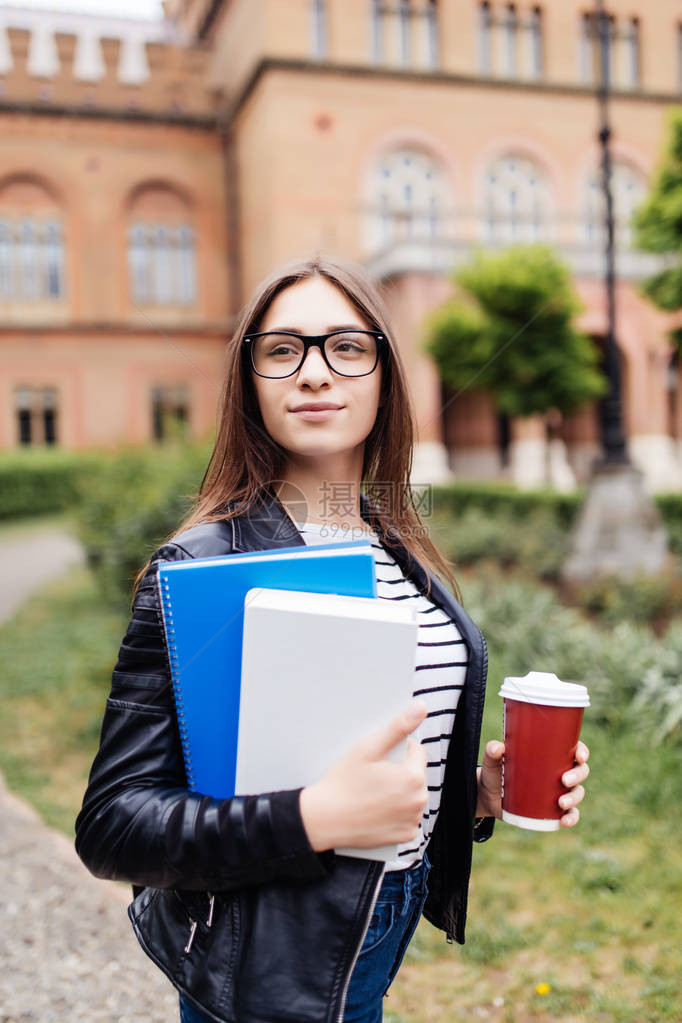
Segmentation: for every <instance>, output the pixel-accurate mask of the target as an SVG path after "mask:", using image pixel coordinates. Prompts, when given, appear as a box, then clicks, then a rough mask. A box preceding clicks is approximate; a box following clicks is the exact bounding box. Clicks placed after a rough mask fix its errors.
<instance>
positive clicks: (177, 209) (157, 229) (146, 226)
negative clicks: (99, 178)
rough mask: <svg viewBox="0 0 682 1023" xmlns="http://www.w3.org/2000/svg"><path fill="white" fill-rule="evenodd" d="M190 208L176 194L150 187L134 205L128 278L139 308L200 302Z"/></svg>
mask: <svg viewBox="0 0 682 1023" xmlns="http://www.w3.org/2000/svg"><path fill="white" fill-rule="evenodd" d="M191 220H192V215H191V210H190V207H189V204H188V203H187V201H186V200H185V199H184V197H183V196H181V195H180V194H179V193H178V192H176V191H175V190H174V189H171V188H168V187H167V186H160V185H159V186H156V185H155V186H148V187H145V188H143V189H141V190H139V191H138V192H137V193H136V195H135V197H134V199H133V201H132V202H131V205H130V210H129V226H128V274H129V279H130V293H131V297H132V300H133V302H135V303H136V304H139V305H184V306H187V305H192V304H193V303H195V302H196V297H197V296H196V255H195V233H194V228H193V226H192V223H191Z"/></svg>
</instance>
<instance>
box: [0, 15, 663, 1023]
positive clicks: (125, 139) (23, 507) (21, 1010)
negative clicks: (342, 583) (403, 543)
mask: <svg viewBox="0 0 682 1023" xmlns="http://www.w3.org/2000/svg"><path fill="white" fill-rule="evenodd" d="M681 101H682V7H681V6H680V3H679V2H678V0H656V2H655V3H650V4H648V5H644V4H642V3H640V4H637V3H636V2H634V3H630V2H629V0H628V2H626V0H608V2H607V3H596V2H595V3H592V2H584V3H581V2H579V0H545V2H543V3H540V4H535V3H533V2H532V0H528V2H526V0H523V2H518V3H503V2H498V0H491V2H483V3H479V2H476V0H437V2H436V0H373V2H372V0H344V2H343V3H342V2H340V0H165V2H164V3H159V2H155V0H118V2H115V3H114V2H111V3H109V2H108V0H90V2H86V0H80V2H75V0H74V2H69V0H63V2H58V0H50V2H48V0H39V2H36V3H24V4H16V5H15V4H7V3H0V126H1V127H0V564H1V565H2V572H1V573H0V663H2V665H3V671H2V673H0V700H1V701H2V707H3V711H2V715H1V716H0V769H1V770H2V772H3V773H4V776H5V778H6V781H7V784H8V786H9V787H10V788H11V789H12V790H13V791H14V792H15V793H17V794H18V795H19V796H21V798H22V799H25V800H27V801H28V802H30V803H31V804H32V805H33V806H35V807H36V808H37V810H38V812H39V813H40V815H41V817H42V819H43V820H44V821H45V822H46V824H47V825H49V826H50V827H51V828H57V829H59V830H60V831H61V832H63V833H64V834H66V835H67V836H68V837H69V838H70V837H71V836H72V834H73V820H74V817H75V814H76V812H77V810H78V808H79V805H80V799H81V797H82V793H83V790H84V787H85V783H86V779H87V772H88V769H89V766H90V763H91V761H92V757H93V755H94V752H95V750H96V747H97V741H98V736H99V727H100V723H101V715H102V711H103V705H104V700H105V698H106V694H107V690H108V685H109V679H110V676H111V670H112V667H113V664H114V661H115V658H116V651H117V649H118V644H119V643H120V640H121V637H122V635H123V633H124V631H125V626H126V621H127V614H128V608H129V602H130V594H131V585H132V579H133V577H134V575H135V573H136V572H137V570H138V569H139V568H140V567H141V565H142V564H143V563H144V561H145V559H146V558H147V557H148V556H149V553H150V552H151V551H152V550H153V549H154V548H155V546H157V545H158V543H159V542H160V541H161V540H163V539H164V538H165V537H166V536H168V535H169V534H170V533H171V532H172V531H173V530H174V528H175V527H176V525H177V524H178V522H179V521H180V520H181V518H182V517H183V515H184V513H185V511H186V510H187V508H188V507H189V504H190V502H191V500H192V496H193V494H194V493H195V492H196V489H197V487H198V486H199V484H200V482H201V478H202V475H203V472H204V469H205V466H206V463H207V460H208V456H209V454H210V450H211V441H212V437H213V435H214V432H215V415H216V407H217V400H218V394H219V387H220V379H221V369H222V354H223V349H224V344H225V339H226V338H227V337H229V335H230V331H231V329H232V324H233V323H234V320H235V317H236V315H237V314H238V311H239V309H240V308H241V306H242V305H243V304H244V302H245V301H246V300H247V299H248V297H249V295H250V293H251V291H252V289H253V288H254V286H255V285H256V284H257V283H258V282H259V281H260V280H261V279H262V278H263V277H264V276H265V275H266V274H268V273H269V272H270V271H271V270H273V269H274V268H275V267H277V266H279V265H280V264H282V263H284V262H286V261H288V260H290V259H295V258H300V257H307V256H310V255H312V254H316V253H321V254H324V255H330V256H340V257H344V258H350V259H353V260H356V261H358V262H359V263H361V264H363V265H364V266H365V267H366V268H367V269H368V271H369V272H370V274H371V275H372V277H373V278H374V279H375V280H376V282H377V283H378V284H379V285H380V286H381V288H382V290H383V292H384V295H385V298H386V301H387V303H388V306H389V310H390V312H391V315H392V319H393V324H394V328H395V334H396V339H397V342H398V345H399V347H400V351H401V354H402V356H403V359H404V362H405V365H406V369H407V376H408V380H409V384H410V387H411V393H412V399H413V402H414V408H415V416H416V424H417V439H418V443H417V448H416V451H415V459H414V467H413V475H412V479H413V483H414V485H415V487H416V488H418V490H419V491H420V492H421V493H422V500H421V503H420V507H421V509H422V516H423V518H424V521H425V523H426V524H427V525H428V527H429V530H430V532H431V536H432V538H433V539H434V541H435V542H436V543H437V544H438V545H439V546H440V548H441V549H442V550H443V551H444V552H445V553H446V555H447V556H448V557H449V558H450V559H451V560H452V562H453V563H454V566H455V570H456V572H457V576H458V579H459V583H460V586H461V590H462V596H463V602H464V604H465V606H466V607H467V610H468V611H469V612H470V613H471V614H472V616H473V617H474V619H475V620H476V621H477V622H478V624H479V625H480V626H481V627H482V629H483V631H484V633H485V634H486V637H487V638H488V641H489V646H490V653H491V657H490V673H489V687H488V701H487V709H486V716H485V723H484V741H485V739H487V738H492V737H498V736H499V735H500V729H501V701H500V700H499V698H498V696H497V691H498V689H499V684H500V683H501V681H502V678H503V677H504V676H505V675H518V674H525V672H526V671H527V670H529V669H531V668H533V669H536V670H546V671H554V672H556V673H557V674H558V675H560V677H562V678H565V679H570V680H574V681H577V682H582V683H586V684H587V685H588V686H589V688H590V693H591V697H592V706H591V707H590V709H589V710H588V711H587V713H586V716H585V725H584V731H583V737H584V738H585V740H586V741H587V742H588V745H589V746H590V747H591V749H592V758H591V764H592V778H591V779H590V787H589V793H588V797H587V799H586V802H585V804H584V810H583V813H582V820H581V823H580V825H579V827H578V828H577V829H573V830H572V831H570V832H569V831H565V832H564V831H562V833H560V834H558V835H550V836H542V835H540V836H539V835H536V834H528V833H524V832H521V831H517V830H515V829H513V828H511V827H509V826H506V825H502V824H499V825H498V826H497V827H496V834H495V837H494V840H493V841H491V842H489V843H487V844H486V845H484V846H481V847H479V848H477V849H476V851H475V866H474V875H473V884H472V892H471V902H472V905H471V915H470V920H469V931H468V939H467V944H466V945H465V946H464V947H463V948H460V947H453V946H450V945H446V943H445V942H444V940H441V939H442V938H443V936H442V934H440V933H439V932H436V931H435V930H434V929H433V928H431V927H430V925H429V924H427V923H426V922H425V921H422V923H421V925H420V928H419V930H418V932H417V935H416V938H415V940H414V941H413V943H412V945H411V946H410V949H409V950H408V954H407V958H406V961H405V966H404V967H403V969H402V970H401V973H400V976H399V978H398V980H397V982H396V984H395V986H394V987H393V988H392V989H391V993H390V997H389V999H388V1000H387V1003H386V1006H387V1008H386V1012H385V1019H386V1021H387V1023H436V1021H450V1020H457V1019H460V1018H461V1019H464V1018H466V1019H471V1018H490V1019H492V1020H504V1021H508V1023H514V1021H525V1020H530V1019H533V1020H539V1021H541V1023H543V1021H550V1020H555V1019H561V1020H567V1021H588V1020H589V1021H593V1020H596V1021H614V1023H615V1021H618V1023H640V1021H647V1023H651V1021H654V1023H658V1021H667V1020H678V1019H679V1018H682V1001H681V1000H680V994H679V977H680V975H681V974H682V961H681V960H680V948H681V947H682V924H681V923H680V920H681V919H682V914H681V913H680V909H681V908H682V898H681V895H682V892H681V889H682V869H681V867H680V858H679V840H680V838H681V837H682V834H681V827H680V815H679V812H678V809H677V802H678V790H679V779H680V774H681V768H682V726H681V722H682V686H681V684H680V676H681V674H682V561H681V560H680V559H681V557H682V391H681V386H682V385H681V382H680V372H679V348H680V343H681V342H682V320H681V319H680V309H682V272H681V271H680V254H681V249H682V216H681V215H680V213H679V210H681V209H682V113H681V109H682V108H680V107H679V106H677V104H679V103H680V102H681ZM600 495H601V496H600ZM606 555H609V556H608V557H607V556H606ZM576 558H577V560H576ZM576 565H578V566H579V567H578V568H576ZM570 566H573V567H572V568H571V570H570V571H569V567H570ZM45 834H47V831H46V832H45ZM36 869H37V868H36ZM73 869H74V870H75V871H77V870H78V869H79V868H78V866H77V865H74V866H73ZM28 883H29V886H30V884H31V883H32V882H31V879H30V878H29V882H28ZM2 901H3V891H2V888H1V887H0V904H1V903H2ZM17 904H18V903H17ZM18 915H19V916H20V914H18ZM8 940H10V939H8ZM93 940H95V939H93ZM88 947H89V944H88ZM9 948H10V946H9V945H7V948H6V950H5V953H3V945H2V944H0V964H2V965H3V966H4V970H5V980H4V982H3V983H5V984H7V983H10V982H11V980H12V976H18V974H15V972H14V971H15V965H16V963H17V962H20V961H21V960H22V956H23V952H25V949H24V948H23V946H22V956H19V955H16V957H14V958H12V956H11V955H10V952H8V951H7V949H9ZM10 951H11V950H10ZM74 954H76V953H74ZM78 954H79V955H80V954H81V953H80V952H79V953H78ZM88 954H89V953H88V951H87V949H86V950H85V951H84V952H83V953H82V955H83V956H84V957H85V958H84V959H83V960H82V962H81V960H79V962H81V967H82V970H83V971H84V975H87V973H88V969H90V972H91V973H93V974H94V972H95V971H94V967H92V968H89V967H88V966H87V961H86V960H87V956H88ZM134 954H135V955H137V953H136V952H135V953H134ZM12 955H13V954H12ZM107 955H109V956H110V957H114V959H115V956H116V955H117V953H116V950H115V949H114V950H108V952H107ZM10 961H11V962H12V964H13V965H12V970H9V971H8V963H9V962H10ZM83 964H85V965H83ZM8 976H9V980H8V979H7V978H8ZM146 983H147V982H146V981H145V982H144V984H146ZM112 984H113V981H112ZM143 986H144V985H143ZM3 991H4V992H5V994H4V996H3ZM8 992H9V988H7V987H5V988H4V989H3V987H2V986H1V985H0V1020H3V1023H18V1021H22V1023H25V1021H28V1020H29V1019H31V1020H33V1019H56V1020H61V1019H64V1020H70V1019H73V1018H82V1019H87V1018H90V1017H89V1016H88V1012H87V1011H86V1010H84V1009H82V1008H80V1007H79V1006H78V1007H77V1003H75V1002H73V1001H71V1002H70V1001H69V998H68V997H67V996H66V995H64V998H65V1001H64V1002H63V1006H64V1007H63V1010H62V1009H61V1008H55V1006H56V1005H57V1003H58V999H57V996H56V995H55V997H54V998H53V999H52V1001H51V1002H50V1001H49V1000H48V1001H47V1002H46V1003H45V1004H46V1005H49V1006H51V1008H49V1011H48V1009H46V1010H45V1012H43V1013H42V1015H41V1014H40V1012H38V1014H37V1015H36V1014H35V1012H36V1011H37V1010H35V1004H33V1003H32V1001H31V999H32V993H31V991H30V985H29V984H28V982H27V984H26V985H25V986H24V987H17V988H16V990H13V991H12V992H11V996H10V993H8ZM62 994H63V992H62ZM46 997H47V996H46ZM60 997H61V995H60ZM140 997H142V994H140ZM3 998H4V1000H3ZM5 1002H7V1004H5ZM32 1004H33V1007H32ZM61 1004H62V1003H61V1002H59V1005H61ZM98 1011H99V1010H98ZM127 1011H128V1010H125V1011H124V1010H123V1009H122V1008H120V1006H119V1007H116V1006H113V1007H110V1008H108V1009H107V1008H106V1007H105V1009H103V1010H102V1012H104V1014H103V1015H102V1014H101V1013H100V1014H99V1015H94V1014H93V1015H92V1016H91V1018H92V1019H103V1020H107V1021H109V1020H111V1021H112V1023H113V1021H114V1020H117V1021H121V1020H127V1019H128V1018H130V1019H131V1021H132V1019H134V1018H135V1019H136V1018H137V1017H136V1016H135V1014H134V1013H133V1012H132V1010H131V1014H130V1015H129V1016H128V1015H126V1012H127ZM3 1012H4V1015H3ZM31 1013H34V1014H33V1015H32V1014H31ZM145 1013H146V1015H144V1018H145V1019H148V1020H151V1021H153V1023H156V1021H157V1020H158V1023H161V1021H163V1020H167V1019H169V1018H172V1017H169V1016H168V1013H167V1009H166V1008H164V1007H162V1006H161V1004H160V1003H159V1005H157V1006H156V1007H155V1004H151V1005H150V1006H148V1007H146V1008H145ZM140 1018H142V1016H140Z"/></svg>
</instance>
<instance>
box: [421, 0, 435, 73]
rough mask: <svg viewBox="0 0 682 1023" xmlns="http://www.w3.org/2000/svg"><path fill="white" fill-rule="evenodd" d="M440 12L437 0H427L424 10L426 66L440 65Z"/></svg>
mask: <svg viewBox="0 0 682 1023" xmlns="http://www.w3.org/2000/svg"><path fill="white" fill-rule="evenodd" d="M437 14H438V12H437V11H436V0H427V4H426V8H425V10H424V18H425V24H426V66H427V67H438V17H437Z"/></svg>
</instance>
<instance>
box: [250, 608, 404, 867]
mask: <svg viewBox="0 0 682 1023" xmlns="http://www.w3.org/2000/svg"><path fill="white" fill-rule="evenodd" d="M417 631H418V626H417V616H416V611H415V610H414V608H413V607H408V606H406V604H405V603H404V602H402V601H390V600H383V599H381V598H373V597H349V596H340V595H338V594H323V593H308V592H302V591H299V590H273V589H262V588H259V589H251V590H249V591H248V593H247V594H246V597H245V601H244V645H243V653H242V678H241V696H240V707H239V737H238V747H237V770H236V781H235V793H236V794H237V795H249V794H254V793H258V792H272V791H276V790H279V789H294V788H298V787H300V786H305V785H310V784H312V783H313V782H315V781H317V780H318V779H319V778H320V777H321V776H322V775H323V774H324V773H325V772H326V771H327V770H328V769H329V768H330V767H331V766H332V765H333V764H334V763H335V762H336V761H337V760H338V759H339V757H341V756H343V754H345V753H346V752H347V751H348V750H349V749H350V747H351V746H353V745H354V743H355V742H357V740H358V739H361V738H362V737H364V736H365V735H367V734H368V733H369V732H372V731H375V730H376V729H378V728H381V727H382V726H383V725H386V724H388V722H389V721H390V720H391V718H393V717H394V716H395V715H396V714H398V713H400V711H402V710H404V709H405V707H406V705H407V704H408V703H409V702H410V700H411V699H412V695H413V692H414V685H415V681H414V670H415V663H416V651H417ZM406 751H407V740H403V741H402V742H400V743H399V744H398V745H397V746H396V747H394V749H392V750H391V751H390V752H389V754H388V756H387V759H389V760H393V761H401V760H404V758H405V755H406ZM336 851H337V853H341V854H343V855H346V856H357V857H361V858H364V859H375V860H392V859H395V856H396V854H397V845H395V844H390V845H386V846H381V847H378V848H373V849H355V848H343V849H337V850H336Z"/></svg>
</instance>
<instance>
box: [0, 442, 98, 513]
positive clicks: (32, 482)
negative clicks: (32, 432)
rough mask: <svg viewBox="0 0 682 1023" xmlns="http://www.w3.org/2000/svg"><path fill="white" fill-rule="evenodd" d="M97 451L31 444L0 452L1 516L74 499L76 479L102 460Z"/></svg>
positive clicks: (45, 509) (51, 508)
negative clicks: (29, 447) (66, 449)
mask: <svg viewBox="0 0 682 1023" xmlns="http://www.w3.org/2000/svg"><path fill="white" fill-rule="evenodd" d="M102 458H103V456H102V455H100V454H97V453H91V452H87V453H79V452H73V451H63V450H62V449H59V448H49V447H43V448H31V449H22V450H19V451H8V452H3V453H2V454H0V519H9V518H19V517H22V518H23V517H27V516H30V515H45V514H47V513H49V512H59V511H63V510H64V509H66V508H70V507H71V506H73V504H74V503H75V502H76V499H77V494H78V492H79V481H80V480H81V478H82V477H87V475H88V474H89V473H90V472H91V471H92V469H93V467H94V466H95V465H97V464H99V463H100V462H101V461H102Z"/></svg>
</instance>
